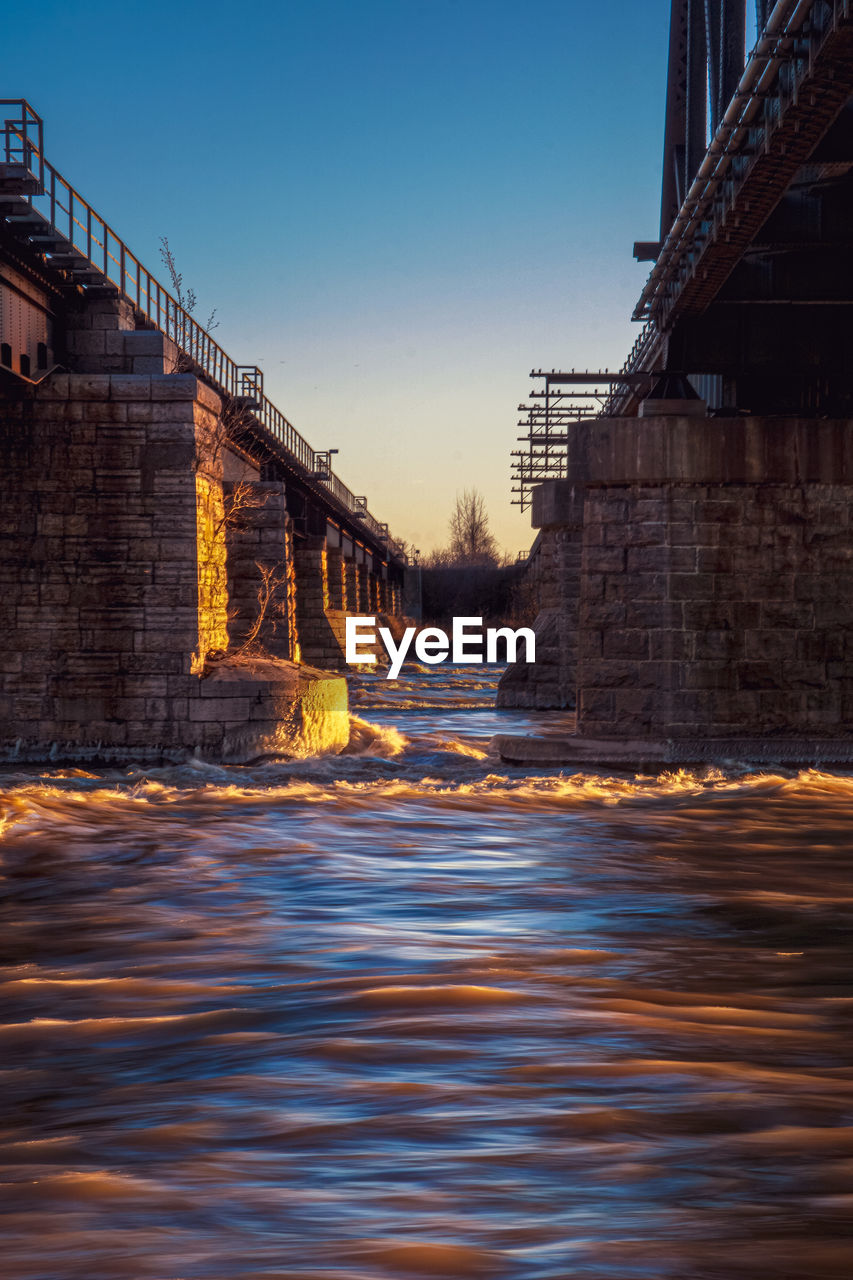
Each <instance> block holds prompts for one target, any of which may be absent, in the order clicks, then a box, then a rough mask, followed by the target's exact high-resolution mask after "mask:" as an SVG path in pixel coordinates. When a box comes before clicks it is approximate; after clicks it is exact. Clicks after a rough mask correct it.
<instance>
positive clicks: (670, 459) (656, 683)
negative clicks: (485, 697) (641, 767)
mask: <svg viewBox="0 0 853 1280" xmlns="http://www.w3.org/2000/svg"><path fill="white" fill-rule="evenodd" d="M568 474H569V475H570V476H572V481H571V482H569V481H549V482H547V483H545V484H543V485H541V486H540V487H539V488H538V489H537V490H536V491H535V494H534V508H533V511H534V523H535V524H537V525H539V527H540V529H541V540H540V549H539V550H540V557H541V560H540V570H539V571H540V574H541V580H542V585H541V603H542V611H541V612H540V615H539V618H538V619H537V624H536V625H537V635H538V637H539V638H540V640H541V643H542V651H543V656H544V663H543V666H542V667H541V668H539V669H538V670H537V669H535V668H526V669H525V668H524V667H523V666H521V665H519V666H516V667H515V668H510V669H509V670H508V671H507V673H506V674H505V676H504V678H503V680H502V682H501V687H500V691H499V702H500V703H502V704H503V705H512V706H518V705H527V706H554V707H569V706H575V707H576V711H577V735H578V737H579V738H585V739H588V740H590V741H592V740H610V741H611V742H612V741H614V740H616V739H621V740H622V741H628V740H637V741H640V742H644V743H649V742H653V741H657V742H669V743H675V744H679V743H681V744H689V743H691V742H693V743H694V744H695V743H696V742H702V741H707V740H714V741H716V742H717V743H718V744H719V745H721V744H722V743H723V740H725V739H733V740H743V739H750V738H756V737H760V738H762V739H766V738H771V739H776V740H781V739H783V738H788V739H794V740H796V741H805V740H806V739H809V740H812V739H819V740H826V739H832V740H835V741H838V740H847V741H848V742H853V738H851V724H853V421H850V420H849V419H824V420H806V419H801V418H782V417H774V418H771V417H733V418H725V417H713V418H696V417H694V416H690V417H678V416H669V415H666V414H661V415H660V416H651V417H632V418H600V419H595V420H591V421H589V422H585V423H579V424H577V425H576V426H575V427H573V432H572V438H571V441H570V444H569V458H568ZM543 561H544V562H545V563H542V562H543ZM537 667H538V663H537ZM792 750H795V749H794V748H792Z"/></svg>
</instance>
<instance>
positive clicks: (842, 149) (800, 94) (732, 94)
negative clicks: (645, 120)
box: [513, 0, 853, 509]
mask: <svg viewBox="0 0 853 1280" xmlns="http://www.w3.org/2000/svg"><path fill="white" fill-rule="evenodd" d="M746 6H747V0H672V4H671V17H670V38H669V64H668V80H667V92H666V112H665V124H664V148H663V181H662V189H661V221H660V235H659V238H658V239H657V240H654V241H648V240H646V241H638V242H637V243H636V244H635V245H634V256H635V257H636V258H637V259H638V260H639V261H649V262H651V263H652V264H653V265H652V269H651V274H650V276H649V279H648V281H647V283H646V285H645V287H644V289H643V291H642V294H641V296H640V299H639V301H638V303H637V306H636V308H635V311H634V316H633V318H634V319H635V320H639V321H642V322H644V328H643V330H642V332H641V333H640V335H639V337H638V338H637V341H636V342H635V344H634V347H633V349H632V351H631V352H630V353H629V355H628V358H627V360H626V361H625V363H624V365H623V366H622V368H621V369H620V370H618V371H614V372H611V371H607V370H599V371H593V372H592V373H590V374H586V375H580V374H573V375H571V376H572V378H573V379H574V385H575V386H583V387H585V389H586V393H587V394H586V395H582V396H580V397H579V398H577V393H575V394H574V395H573V396H569V395H567V394H566V393H565V391H563V389H562V388H563V387H564V386H565V385H566V383H567V380H568V377H569V375H564V374H562V373H561V372H560V371H557V370H554V371H551V372H550V373H549V374H544V373H543V372H542V371H541V370H539V371H534V372H533V374H532V375H531V376H532V377H534V378H535V379H538V378H545V383H544V391H543V392H540V393H537V394H536V395H535V396H533V397H532V398H531V399H532V401H533V403H532V404H530V405H522V406H521V409H522V412H523V413H524V415H525V416H524V417H523V418H522V419H521V421H520V425H522V426H524V427H525V428H526V432H525V435H524V436H521V437H519V439H520V441H521V442H522V443H523V444H524V445H525V446H526V447H525V448H524V449H521V450H518V451H516V453H515V454H514V455H513V459H514V463H513V470H514V481H515V487H514V495H515V496H514V501H515V502H516V503H518V504H519V505H521V507H522V509H524V508H526V507H527V506H529V505H530V490H531V487H532V486H533V485H535V484H537V483H540V482H541V481H542V480H545V479H551V478H557V477H560V476H562V475H564V472H565V452H564V446H565V440H566V435H567V432H568V431H570V430H571V425H572V423H573V422H577V421H580V420H581V419H582V418H583V417H584V416H589V415H590V414H593V415H597V414H602V415H619V414H627V415H631V414H635V413H636V412H637V407H638V404H639V401H640V400H641V399H642V397H643V395H645V394H647V392H648V390H649V387H650V378H649V375H650V374H652V373H654V372H656V371H658V372H660V371H663V370H670V371H676V370H677V371H680V372H683V373H685V374H686V375H688V376H689V378H690V380H691V382H692V383H693V385H694V387H695V388H696V389H697V390H698V391H699V393H700V395H701V396H702V397H703V398H704V399H706V400H707V401H708V405H709V408H710V410H711V411H712V412H713V411H715V410H716V411H720V412H722V411H725V412H727V413H762V414H771V415H772V414H789V415H791V414H793V415H797V416H804V417H821V416H844V417H851V416H853V363H851V361H850V358H849V351H850V349H851V342H853V12H851V10H853V5H851V0H779V2H778V3H776V4H770V3H767V2H766V0H758V2H757V3H756V5H755V18H756V30H757V38H756V41H755V45H754V47H753V48H752V50H751V52H750V53H749V54H748V56H747V55H746V52H745V30H746ZM640 375H645V376H640ZM561 379H566V381H561Z"/></svg>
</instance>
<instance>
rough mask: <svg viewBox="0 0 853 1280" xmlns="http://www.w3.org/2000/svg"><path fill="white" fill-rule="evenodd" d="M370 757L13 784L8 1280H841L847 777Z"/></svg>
mask: <svg viewBox="0 0 853 1280" xmlns="http://www.w3.org/2000/svg"><path fill="white" fill-rule="evenodd" d="M494 683H495V678H494V673H490V672H489V671H486V672H485V673H476V674H472V673H471V670H470V669H468V670H467V672H466V671H464V670H461V671H456V672H452V671H448V669H447V668H433V669H431V670H408V669H407V670H406V672H405V677H404V678H403V679H401V680H400V681H399V682H398V683H396V684H391V683H390V682H387V681H384V680H382V679H381V678H380V679H376V680H371V679H364V681H363V685H362V688H361V690H360V691H359V692H358V693H357V694H356V700H355V702H354V708H353V709H354V713H355V717H356V718H355V720H354V732H353V744H352V746H351V749H350V752H349V753H348V754H346V755H344V756H340V757H335V758H321V759H313V760H305V761H294V762H290V763H269V764H263V765H255V766H252V767H248V768H237V767H228V768H221V767H217V766H213V765H206V764H203V763H194V764H192V765H186V766H182V767H180V768H155V769H148V770H145V771H142V770H130V771H116V770H110V771H100V772H98V773H92V772H86V771H82V770H67V769H66V770H50V771H44V772H38V771H36V770H30V771H28V772H26V773H18V774H15V773H11V772H8V771H7V772H6V773H5V774H3V775H2V776H0V832H2V837H3V838H2V846H0V847H2V872H3V879H2V886H1V887H2V902H0V950H2V969H0V981H2V1027H0V1096H2V1099H3V1119H2V1131H0V1166H2V1171H0V1181H2V1189H0V1219H2V1228H0V1229H2V1236H3V1249H2V1253H0V1275H2V1276H3V1277H4V1278H5V1280H71V1278H72V1277H73V1278H74V1280H77V1278H78V1277H79V1278H81V1280H82V1278H84V1277H85V1278H86V1280H127V1278H128V1277H130V1278H132V1280H213V1278H215V1280H250V1278H251V1280H261V1278H263V1280H271V1278H275V1277H281V1278H284V1277H286V1278H287V1280H389V1278H397V1277H400V1278H403V1277H405V1278H408V1277H415V1278H417V1277H423V1276H430V1277H431V1276H443V1277H453V1278H456V1277H487V1278H490V1277H494V1278H495V1280H546V1278H547V1280H557V1278H558V1280H565V1278H567V1277H572V1278H573V1280H574V1278H575V1277H579V1278H582V1280H639V1278H641V1277H642V1278H654V1280H706V1278H708V1280H710V1278H714V1280H717V1278H720V1280H723V1278H725V1280H729V1278H735V1280H770V1278H772V1280H813V1278H817V1280H829V1278H831V1280H849V1277H850V1276H851V1275H853V1228H851V1221H853V1212H852V1211H853V1036H851V1034H850V1031H851V1027H850V1023H851V1009H853V1001H851V996H852V995H853V991H851V983H850V959H851V935H850V923H851V915H853V910H851V903H853V874H851V845H853V778H850V777H847V776H840V775H835V774H828V773H817V772H804V773H801V774H799V775H798V774H797V773H795V772H791V773H772V772H764V773H761V774H758V773H750V772H748V771H746V770H744V771H742V772H737V771H729V772H728V773H721V772H719V771H713V770H707V771H703V772H694V773H688V772H682V773H671V774H664V775H662V776H660V777H653V776H648V777H634V776H632V775H629V774H619V775H617V774H610V773H603V774H601V775H599V776H596V775H593V774H589V773H587V774H572V773H571V772H570V771H568V770H566V771H565V772H564V773H560V772H559V771H554V770H552V771H548V770H541V771H532V772H520V771H514V770H512V769H511V768H509V767H508V766H504V765H501V763H500V761H499V760H498V759H497V758H495V757H494V756H491V755H490V754H489V750H488V744H489V739H490V738H491V736H492V735H493V734H494V733H496V732H503V733H506V732H525V731H530V730H531V729H535V728H536V727H537V726H538V727H544V728H546V729H547V728H548V727H554V726H555V725H558V724H559V717H558V716H555V714H553V713H551V714H544V715H543V714H541V713H540V714H537V713H532V712H531V713H523V712H508V711H503V712H497V711H495V710H494V709H493V696H494Z"/></svg>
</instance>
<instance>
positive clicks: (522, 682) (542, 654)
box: [497, 484, 585, 709]
mask: <svg viewBox="0 0 853 1280" xmlns="http://www.w3.org/2000/svg"><path fill="white" fill-rule="evenodd" d="M584 497H585V494H584V490H583V489H582V488H576V487H574V486H572V485H569V484H564V485H561V487H560V488H559V489H552V488H551V487H550V486H549V485H541V486H539V488H537V489H536V490H535V491H534V508H533V524H534V527H537V526H538V527H539V528H541V530H542V532H541V534H540V545H539V550H538V554H537V564H536V573H537V584H536V585H537V594H538V597H539V612H538V614H537V616H536V621H535V622H534V624H533V630H534V632H535V635H536V661H535V663H527V662H515V663H512V664H511V665H510V666H509V667H507V669H506V671H505V672H504V674H503V675H502V676H501V679H500V683H499V685H498V695H497V705H498V706H499V707H538V708H549V707H553V708H559V709H565V708H570V707H574V705H575V696H576V685H577V676H578V672H577V659H578V601H579V596H580V575H581V550H582V544H583V519H584Z"/></svg>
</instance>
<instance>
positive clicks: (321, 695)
mask: <svg viewBox="0 0 853 1280" xmlns="http://www.w3.org/2000/svg"><path fill="white" fill-rule="evenodd" d="M126 336H133V335H126ZM140 336H146V335H140ZM219 413H220V401H219V397H218V396H217V395H216V394H215V393H214V392H213V391H211V390H210V389H209V388H208V387H206V386H205V385H204V384H203V383H201V382H199V381H198V380H197V379H196V378H195V377H192V376H191V375H188V374H184V375H163V374H162V373H161V374H154V375H149V374H143V373H122V374H112V375H111V374H104V373H100V374H97V373H96V374H92V373H89V374H70V375H69V374H61V373H56V374H52V375H49V376H48V377H47V378H46V379H45V380H44V381H43V382H42V383H41V384H39V386H38V387H36V388H30V387H20V388H18V387H12V388H11V390H9V389H4V394H3V396H2V398H0V468H2V474H3V476H4V480H5V484H6V485H7V490H6V492H5V494H4V500H3V504H2V508H0V533H2V534H3V543H4V554H3V557H2V560H0V628H2V634H3V646H2V653H0V759H4V760H11V761H22V762H23V761H41V760H47V759H56V760H76V761H98V762H116V761H118V762H125V761H130V760H150V759H163V758H165V759H183V758H186V757H187V756H188V755H189V754H191V753H193V752H202V753H203V754H205V755H208V756H210V757H212V758H217V759H245V758H246V757H247V756H251V755H257V754H258V753H259V752H261V751H265V750H279V751H287V750H293V748H294V746H295V745H296V743H297V740H299V739H300V738H301V739H302V740H303V741H304V740H305V732H306V731H307V728H308V727H310V728H311V735H312V741H313V742H314V744H315V745H317V744H319V745H324V746H326V747H327V748H333V747H334V746H342V745H344V743H345V742H346V740H347V733H348V720H347V708H346V690H345V687H343V684H342V682H340V681H337V680H333V679H329V680H328V681H327V682H326V683H323V678H322V677H314V676H311V677H305V678H303V677H302V676H301V675H300V674H299V673H297V672H296V671H295V670H294V669H293V668H292V667H290V665H289V664H286V663H282V664H269V665H270V666H271V667H272V666H275V670H274V672H273V673H271V674H270V675H269V676H268V677H265V678H256V677H253V676H251V675H250V674H249V673H248V672H245V673H244V672H235V671H234V670H233V669H231V670H230V671H229V672H228V673H227V674H226V672H225V670H224V667H225V665H226V664H223V665H222V666H221V667H220V666H219V665H218V664H217V665H214V666H213V667H212V668H204V670H203V674H204V678H201V677H202V668H203V664H204V662H205V659H206V658H207V655H208V653H209V652H210V651H211V650H218V649H219V650H221V649H224V648H225V647H226V646H227V643H228V636H227V628H226V620H227V580H226V537H225V529H224V523H223V520H224V502H223V493H222V479H221V477H222V459H221V456H220V454H219V452H218V451H217V450H216V448H215V440H216V439H217V435H218V432H217V423H218V421H219ZM309 685H310V686H311V688H310V690H309V689H308V686H309ZM315 686H316V687H315ZM309 692H310V697H311V705H310V706H309V705H308V702H307V701H305V697H306V696H307V694H308V693H309ZM312 707H313V708H315V709H321V710H322V714H319V711H318V714H317V715H314V717H313V720H312V718H311V717H312V715H313V712H312V710H311V708H312ZM303 712H304V714H303ZM309 721H310V726H309Z"/></svg>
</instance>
